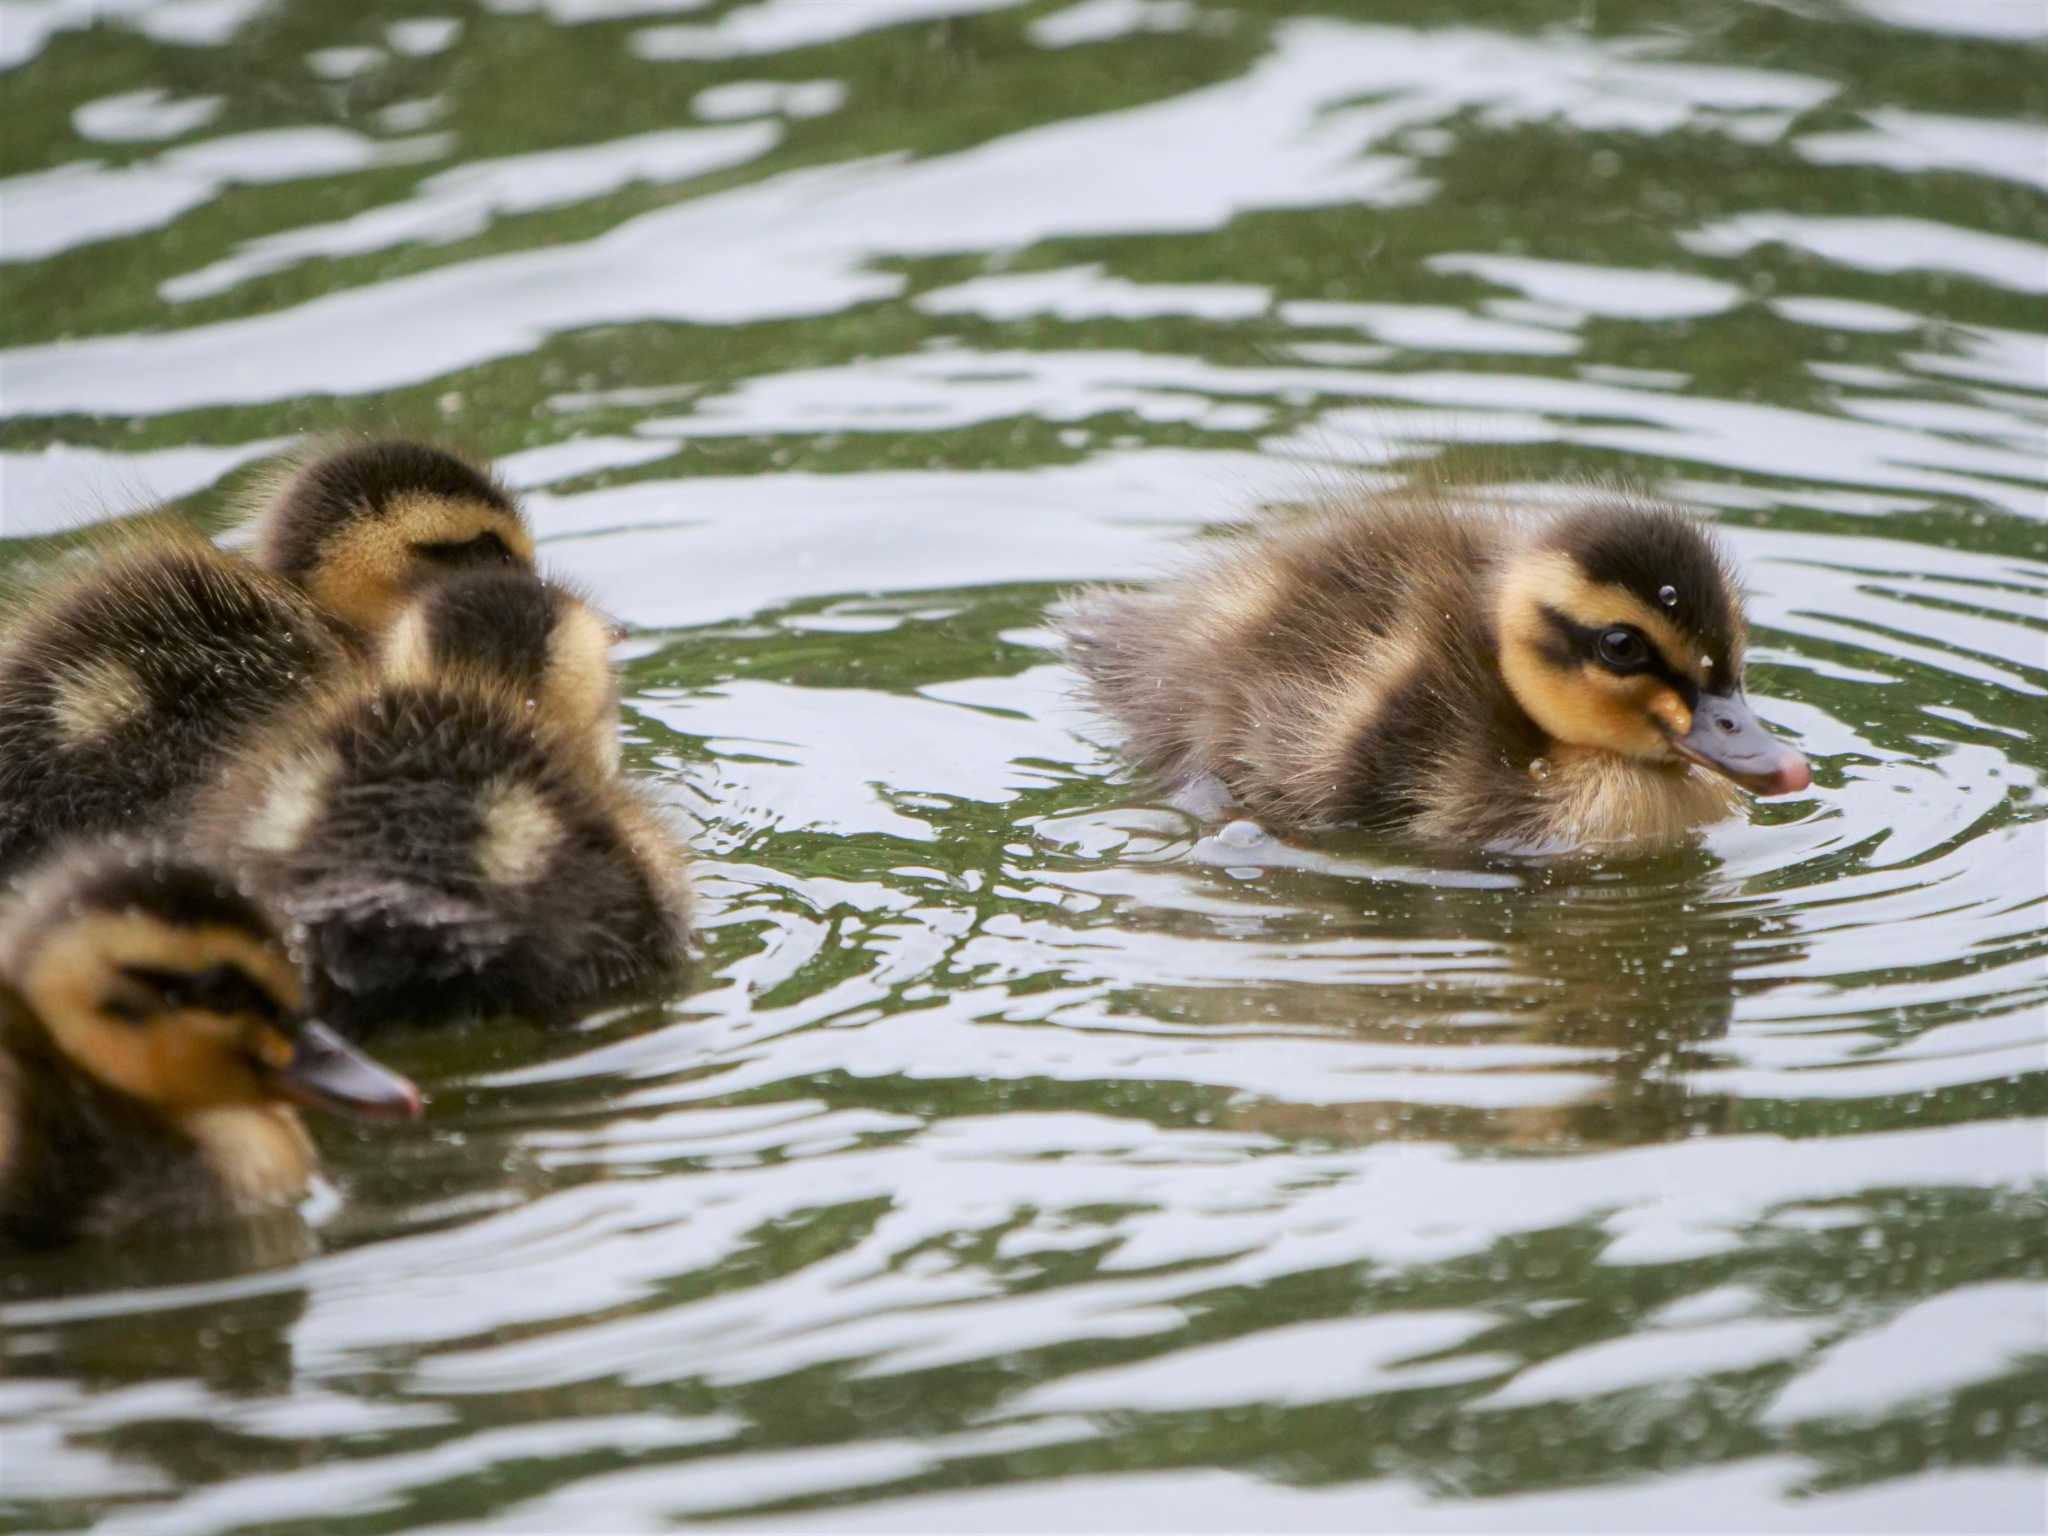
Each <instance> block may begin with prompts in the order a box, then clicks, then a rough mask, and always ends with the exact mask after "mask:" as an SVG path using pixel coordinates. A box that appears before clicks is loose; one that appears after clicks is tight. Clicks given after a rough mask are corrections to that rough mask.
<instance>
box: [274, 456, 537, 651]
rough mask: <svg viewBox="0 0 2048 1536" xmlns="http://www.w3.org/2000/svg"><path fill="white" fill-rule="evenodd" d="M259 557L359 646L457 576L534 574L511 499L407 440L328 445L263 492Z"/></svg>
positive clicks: (289, 466)
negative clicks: (464, 572) (468, 571)
mask: <svg viewBox="0 0 2048 1536" xmlns="http://www.w3.org/2000/svg"><path fill="white" fill-rule="evenodd" d="M249 531H250V534H251V543H252V551H251V552H252V554H253V556H254V558H255V560H256V562H257V563H258V564H259V565H261V566H263V567H264V568H265V569H267V570H270V571H274V572H276V573H277V574H278V575H280V576H282V577H284V578H285V579H286V580H288V581H291V582H293V583H295V584H297V585H298V586H300V587H303V588H304V589H305V591H306V592H307V593H308V594H309V595H310V596H311V597H312V599H313V600H314V602H316V603H317V604H319V606H320V607H321V609H322V610H324V611H325V612H326V613H328V614H329V615H331V616H332V617H333V618H334V620H335V621H336V622H337V623H338V624H339V625H341V626H342V627H343V628H344V629H345V630H346V631H348V632H349V633H350V634H351V635H353V636H354V637H355V638H356V639H357V640H358V642H359V643H361V644H363V645H365V646H367V645H368V644H369V642H370V637H372V636H374V635H375V634H376V633H377V632H379V631H381V630H382V629H383V628H384V627H385V626H386V625H387V624H388V623H390V621H391V619H392V617H393V616H394V614H395V613H396V612H397V610H398V608H399V606H400V604H401V603H403V602H404V600H405V599H406V597H407V596H408V594H410V593H411V592H412V591H413V590H415V589H416V588H417V587H419V586H420V585H421V584H422V583H424V582H426V581H430V580H432V579H434V578H436V577H438V576H441V575H445V574H446V573H448V572H449V571H451V570H460V569H465V568H469V567H477V566H516V567H518V568H520V569H523V570H529V571H530V570H531V569H532V568H533V532H532V530H531V529H529V528H528V527H527V525H526V520H525V518H524V517H523V516H522V515H521V513H520V511H519V506H518V503H517V502H516V501H514V500H513V498H512V493H511V492H510V491H508V490H507V489H506V488H505V487H504V486H503V485H501V484H500V483H499V482H498V481H497V480H496V479H495V478H493V477H492V476H491V474H490V473H489V472H488V471H486V470H484V469H482V468H480V467H478V466H477V465H475V464H472V463H470V462H469V461H468V460H467V459H464V458H461V457H459V456H457V455H456V454H453V453H450V452H448V451H446V450H445V449H441V448H436V447H433V446H431V445H429V444H426V443H419V442H413V441H410V440H408V439H405V438H370V439H362V440H356V441H344V442H341V443H339V444H336V443H332V442H329V443H320V444H315V445H313V446H312V447H311V448H310V449H308V450H307V451H305V452H303V453H301V454H298V455H294V456H292V457H290V458H287V459H286V460H285V461H283V463H282V464H281V465H280V466H279V467H278V468H277V469H276V470H275V471H274V472H273V473H272V474H270V475H269V476H267V477H266V478H265V479H264V480H263V481H262V482H261V483H260V484H259V486H258V488H257V493H256V495H255V497H254V499H253V504H252V508H251V513H250V518H249Z"/></svg>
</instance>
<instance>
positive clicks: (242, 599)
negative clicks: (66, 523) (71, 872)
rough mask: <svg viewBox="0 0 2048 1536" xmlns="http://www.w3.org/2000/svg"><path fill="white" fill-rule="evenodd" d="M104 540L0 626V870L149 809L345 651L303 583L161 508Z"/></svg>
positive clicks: (189, 785)
mask: <svg viewBox="0 0 2048 1536" xmlns="http://www.w3.org/2000/svg"><path fill="white" fill-rule="evenodd" d="M102 547H103V548H104V554H103V555H102V556H101V558H99V559H98V560H96V561H94V562H93V563H92V564H90V565H89V566H81V568H80V569H79V570H78V572H77V573H76V574H67V575H63V576H59V577H56V578H54V579H53V580H52V581H51V583H50V584H49V585H48V586H47V587H46V588H43V589H40V590H37V591H35V592H32V593H31V594H29V595H28V596H27V597H26V598H24V599H21V600H20V601H21V604H22V608H23V609H24V612H23V613H22V614H21V616H20V617H19V618H18V619H16V620H15V621H14V622H13V623H12V624H10V626H9V627H8V630H7V632H6V634H5V636H4V637H0V874H5V873H6V872H7V871H8V870H9V869H11V868H13V867H16V866H18V865H20V864H22V863H23V862H25V861H26V860H28V859H30V858H32V857H34V856H35V855H36V854H38V853H40V852H41V851H43V850H44V849H45V848H47V847H48V846H49V845H50V844H51V843H52V842H53V841H54V840H55V839H57V838H60V837H64V836H67V835H72V834H79V833H93V832H107V831H112V830H114V829H116V828H118V827H121V826H123V825H127V824H130V823H132V822H133V821H134V820H135V819H136V818H138V817H141V816H146V815H151V814H155V813H158V812H161V811H162V810H164V809H165V807H166V806H167V805H168V804H169V803H171V802H173V801H175V800H177V799H178V798H180V797H182V796H183V795H185V794H186V793H188V792H189V791H190V790H192V789H193V788H195V787H196V786H197V784H198V783H199V781H200V779H201V778H202V777H203V776H204V775H205V773H206V772H207V770H208V768H209V766H210V765H211V763H212V762H213V761H214V759H215V757H216V755H217V754H218V752H219V751H220V749H221V746H222V744H223V742H224V741H226V740H228V739H230V738H231V737H233V735H234V734H235V733H236V732H238V731H240V730H241V729H243V728H244V727H246V726H249V725H251V724H253V723H255V722H256V721H258V720H260V719H262V718H264V717H265V716H267V715H269V714H270V713H271V712H272V711H274V710H276V709H278V708H279V707H281V706H282V705H284V704H285V703H287V702H288V701H289V700H291V699H292V698H294V697H296V696H297V695H298V694H300V693H301V692H302V691H303V690H304V689H305V688H306V687H307V686H308V684H309V682H311V681H313V680H315V679H320V678H324V677H326V676H328V675H330V674H332V673H333V672H334V671H335V670H336V669H337V668H338V667H339V666H340V665H341V664H342V662H343V660H344V656H345V653H344V651H343V649H342V646H341V644H340V642H339V641H338V640H337V639H336V638H335V636H334V635H333V633H332V632H331V631H330V629H329V628H328V626H327V624H326V623H325V621H324V620H323V619H322V618H321V616H320V614H319V612H318V611H317V610H316V609H315V608H314V607H313V605H312V604H311V603H310V602H308V601H307V600H306V598H305V596H304V594H302V593H300V592H299V591H298V590H297V589H295V588H294V587H292V586H291V585H290V584H289V583H287V582H283V581H280V580H278V579H277V578H276V577H274V576H271V575H269V574H267V573H265V572H263V571H259V570H256V569H254V568H253V567H251V566H249V565H248V564H247V563H246V562H244V561H241V560H237V559H235V558H233V557H232V556H229V555H224V554H222V553H221V552H220V551H219V550H217V549H215V548H214V547H213V545H211V544H210V543H208V542H207V541H206V540H205V539H204V538H202V537H201V536H200V535H199V534H198V533H196V532H194V531H193V530H191V529H190V528H188V527H186V526H185V525H184V524H182V523H179V522H177V521H176V520H175V519H172V518H162V519H156V520H152V521H151V522H150V523H148V524H146V525H143V526H141V527H138V528H136V529H133V530H130V531H128V532H125V533H123V534H121V535H118V536H116V537H114V538H113V539H111V540H110V541H108V542H107V543H106V544H104V545H103V546H102Z"/></svg>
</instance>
